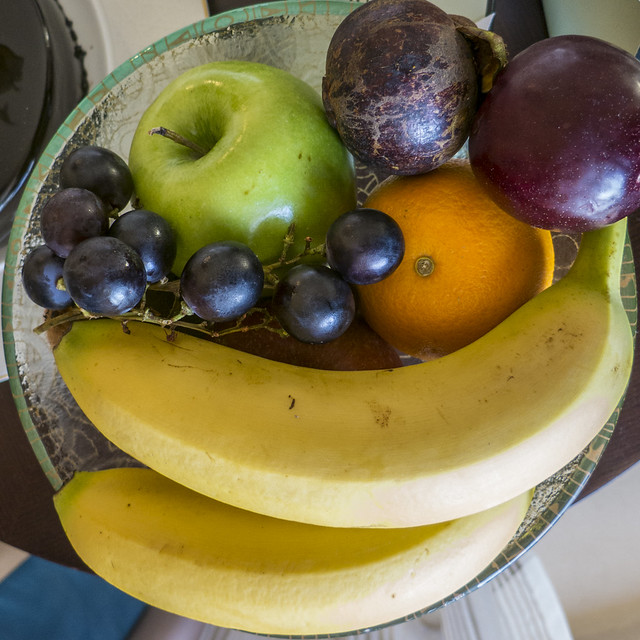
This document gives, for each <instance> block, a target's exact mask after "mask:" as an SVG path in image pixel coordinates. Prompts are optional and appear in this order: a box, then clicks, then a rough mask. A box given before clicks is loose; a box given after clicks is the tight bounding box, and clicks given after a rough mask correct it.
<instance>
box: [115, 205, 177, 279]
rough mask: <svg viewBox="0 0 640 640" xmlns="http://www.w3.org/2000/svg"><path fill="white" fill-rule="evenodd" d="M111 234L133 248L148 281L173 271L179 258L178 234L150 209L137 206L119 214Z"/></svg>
mask: <svg viewBox="0 0 640 640" xmlns="http://www.w3.org/2000/svg"><path fill="white" fill-rule="evenodd" d="M109 235H110V236H111V237H113V238H118V239H119V240H122V242H125V243H126V244H128V245H129V246H130V247H133V248H134V249H135V250H136V251H137V252H138V254H139V255H140V257H141V258H142V262H143V263H144V268H145V271H146V272H147V281H148V282H158V281H159V280H162V278H164V277H165V276H166V275H168V274H169V272H170V271H171V267H172V266H173V261H174V260H175V258H176V250H177V245H176V237H175V234H174V232H173V229H172V228H171V226H170V225H169V223H168V222H167V221H166V220H165V219H164V218H163V217H162V216H160V215H158V214H157V213H154V212H153V211H148V210H147V209H134V210H133V211H127V212H126V213H123V214H122V215H121V216H119V217H118V218H117V219H116V221H115V222H114V223H113V224H112V225H111V228H110V229H109Z"/></svg>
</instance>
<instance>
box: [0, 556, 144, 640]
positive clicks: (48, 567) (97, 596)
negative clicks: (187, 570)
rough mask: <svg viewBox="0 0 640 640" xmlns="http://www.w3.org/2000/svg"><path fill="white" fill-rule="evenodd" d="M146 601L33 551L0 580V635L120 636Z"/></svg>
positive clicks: (19, 639) (20, 639) (52, 638)
mask: <svg viewBox="0 0 640 640" xmlns="http://www.w3.org/2000/svg"><path fill="white" fill-rule="evenodd" d="M145 608H146V605H145V604H143V603H142V602H140V601H139V600H136V599H135V598H132V597H130V596H128V595H126V594H125V593H123V592H122V591H119V590H118V589H116V588H115V587H112V586H111V585H110V584H108V583H107V582H105V581H104V580H102V578H98V577H97V576H95V575H92V574H89V573H85V572H84V571H79V570H76V569H70V568H68V567H63V566H61V565H58V564H55V563H53V562H48V561H46V560H42V559H41V558H37V557H34V556H31V557H29V558H28V559H27V560H26V561H25V562H24V563H23V564H22V565H21V566H19V567H18V568H17V569H15V571H13V572H12V573H10V574H9V575H8V576H7V577H6V578H5V579H4V580H3V581H1V582H0V640H45V639H46V640H125V638H126V637H127V635H128V634H129V632H130V631H131V629H132V627H133V625H134V624H135V623H136V622H137V620H138V618H139V617H140V615H141V614H142V613H143V611H144V610H145Z"/></svg>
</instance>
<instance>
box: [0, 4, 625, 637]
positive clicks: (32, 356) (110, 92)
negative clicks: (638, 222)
mask: <svg viewBox="0 0 640 640" xmlns="http://www.w3.org/2000/svg"><path fill="white" fill-rule="evenodd" d="M356 6H357V4H356V3H354V2H348V1H346V0H345V1H340V0H329V1H325V2H319V1H313V0H312V1H305V2H270V3H268V4H261V5H254V6H250V7H246V8H243V9H237V10H233V11H229V12H226V13H222V14H219V15H217V16H213V17H211V18H207V19H205V20H203V21H201V22H198V23H195V24H193V25H190V26H188V27H186V28H184V29H181V30H178V31H176V32H174V33H173V34H171V35H169V36H167V37H166V38H164V39H162V40H160V41H158V42H156V43H155V44H153V45H151V46H150V47H148V48H146V49H144V50H143V51H141V52H140V53H139V54H138V55H136V56H134V57H133V58H131V59H130V60H129V61H127V62H125V63H124V64H122V65H121V66H119V67H118V68H117V69H115V70H114V71H113V72H112V73H111V74H110V75H109V76H107V77H106V78H105V79H104V80H103V81H102V82H101V83H100V84H99V85H97V86H96V87H95V88H94V89H93V90H92V91H91V93H90V94H89V95H88V96H87V98H85V99H84V100H83V101H82V102H81V103H80V104H79V105H78V107H77V108H76V109H75V110H74V111H73V112H72V113H71V114H70V115H69V117H68V118H67V120H66V121H65V123H64V124H63V125H62V126H61V127H60V129H59V130H58V132H57V133H56V135H55V136H54V138H53V139H52V140H51V141H50V143H49V145H48V146H47V148H46V150H45V152H44V154H43V155H42V157H41V158H40V160H39V162H38V164H37V165H36V167H35V169H34V171H33V173H32V175H31V178H30V180H29V182H28V185H27V188H26V191H25V194H24V196H23V198H22V201H21V203H20V206H19V209H18V212H17V215H16V219H15V222H14V226H13V229H12V233H11V236H10V239H9V245H8V249H7V257H6V267H5V274H4V284H3V299H2V329H3V337H4V345H5V356H6V360H7V367H8V371H9V376H10V384H11V389H12V392H13V394H14V397H15V400H16V404H17V407H18V410H19V413H20V418H21V421H22V424H23V426H24V430H25V432H26V434H27V436H28V438H29V441H30V442H31V445H32V447H33V450H34V454H35V455H36V456H37V458H38V460H39V462H40V465H41V467H42V470H43V473H45V474H46V476H47V477H48V479H49V481H50V483H51V485H52V486H53V488H54V489H56V490H57V489H59V488H60V487H61V486H62V485H63V484H64V483H65V482H67V481H68V480H69V479H70V478H71V477H72V475H73V474H74V472H76V471H78V470H98V469H103V468H109V467H114V466H130V465H136V464H137V463H136V461H135V460H133V459H131V458H130V457H129V456H128V455H126V454H124V453H123V452H122V451H120V450H118V449H117V448H116V447H114V446H113V445H112V444H111V443H110V442H108V441H107V440H106V439H105V438H104V437H103V436H102V435H101V434H100V433H99V432H98V431H97V430H96V429H95V427H93V425H92V424H91V423H90V422H89V421H88V420H87V419H86V418H85V417H84V415H83V414H82V412H81V410H80V409H79V407H78V406H77V405H76V403H75V402H74V400H73V398H72V397H71V396H70V394H69V392H68V390H67V389H66V386H65V385H64V383H63V381H62V379H61V378H60V376H59V374H58V372H57V370H56V367H55V363H54V360H53V356H52V354H51V350H50V346H49V344H48V342H47V338H46V336H42V335H40V336H39V335H36V334H35V333H34V332H33V329H34V327H35V326H37V325H38V324H40V322H41V320H42V309H40V308H39V307H37V306H36V305H34V304H33V303H32V302H31V301H30V300H29V299H28V298H27V296H26V294H25V292H24V289H23V287H22V282H21V277H20V273H21V269H22V262H23V260H24V257H25V255H26V253H27V252H28V251H29V249H31V248H32V247H34V246H37V245H39V244H41V242H42V241H41V236H40V230H39V213H40V210H41V207H42V204H43V203H44V201H45V200H46V197H47V196H48V195H49V194H50V193H52V192H54V191H56V190H57V189H58V183H57V175H58V169H59V165H60V162H61V158H62V157H64V156H65V155H66V153H67V152H68V151H69V150H70V149H72V148H75V147H77V146H80V145H83V144H98V145H102V146H105V147H108V148H110V149H113V150H114V151H115V152H116V153H119V154H120V155H121V156H122V157H124V158H127V157H128V151H129V145H130V141H131V138H132V136H133V133H134V131H135V128H136V126H137V122H138V119H139V117H140V115H141V114H142V112H143V111H144V110H145V109H146V107H147V106H148V105H149V104H150V103H151V102H152V100H153V99H154V98H155V96H156V95H157V94H158V93H159V92H160V91H161V90H162V89H163V88H164V87H165V86H166V85H167V84H168V83H169V82H170V81H171V80H172V79H173V78H174V77H176V76H177V75H179V74H180V73H182V72H183V71H185V70H186V69H188V68H190V67H193V66H195V65H198V64H203V63H205V62H209V61H212V60H223V59H237V58H241V59H247V60H254V61H258V62H263V63H266V64H271V65H273V66H277V67H280V68H284V69H286V70H288V71H290V72H292V73H293V74H294V75H297V76H299V77H300V78H302V79H303V80H305V81H306V82H308V83H309V84H310V85H312V86H313V87H315V88H316V89H317V90H318V91H320V85H321V79H322V75H323V72H324V61H325V53H326V49H327V47H328V44H329V41H330V39H331V36H332V34H333V32H334V31H335V28H336V27H337V26H338V24H339V23H340V22H341V21H342V19H343V18H344V17H345V16H346V15H347V14H348V13H350V12H351V11H352V10H353V9H354V8H355V7H356ZM383 177H384V176H376V175H375V174H374V173H372V172H369V171H367V170H366V169H365V168H363V167H359V188H360V200H361V201H362V200H363V199H364V197H365V196H366V194H367V193H368V192H370V191H371V189H373V188H374V187H375V186H376V185H377V184H378V181H379V180H380V179H382V178H383ZM555 242H556V246H557V248H558V249H559V251H558V254H559V255H560V256H562V257H561V259H560V260H559V264H558V274H562V273H563V271H564V270H566V268H567V267H568V264H570V261H571V259H572V257H573V255H575V246H576V245H575V239H574V238H570V237H565V236H556V238H555ZM565 249H566V251H565ZM621 290H622V294H623V299H624V301H625V305H626V308H627V311H628V314H629V320H630V323H631V324H632V326H633V327H634V330H635V325H636V321H637V317H636V282H635V272H634V264H633V256H632V252H631V248H630V246H629V245H627V247H626V251H625V261H624V265H623V274H622V279H621ZM619 410H620V407H618V409H617V410H616V412H615V413H614V414H613V415H612V416H611V418H610V420H609V421H608V422H607V424H606V425H605V426H604V427H603V428H602V430H601V432H600V434H599V435H598V436H597V437H596V438H595V439H594V440H593V441H592V443H591V444H590V445H589V447H587V448H586V449H585V450H584V451H583V452H582V453H581V454H580V455H579V456H577V457H576V458H575V459H574V460H573V461H572V462H571V463H570V464H569V465H567V466H566V467H565V468H563V469H561V470H559V471H558V472H557V473H556V474H554V475H553V476H552V477H551V478H549V479H548V480H547V481H546V482H544V483H542V484H540V485H539V486H538V487H537V488H536V492H535V496H534V500H533V503H532V505H531V508H530V509H529V512H528V514H527V516H526V518H525V520H524V522H523V523H522V525H521V527H520V529H519V531H518V532H517V534H516V535H515V537H514V538H513V540H512V541H511V542H510V543H509V545H507V547H505V549H504V550H503V552H502V553H501V554H500V556H499V557H497V558H496V559H495V560H494V562H493V563H492V564H491V565H490V566H488V567H487V568H486V569H485V570H484V571H483V572H482V573H481V574H479V575H478V576H476V578H475V579H474V580H473V581H472V582H471V583H469V584H467V585H461V586H460V589H459V590H458V591H457V592H456V593H453V594H451V595H450V596H448V597H447V598H445V599H444V600H442V601H440V602H435V603H425V606H424V608H423V609H422V610H420V611H418V612H416V613H415V614H414V616H413V617H415V616H417V615H421V614H424V613H427V612H430V611H433V610H436V609H438V608H439V607H441V606H443V605H445V604H447V603H449V602H451V601H453V600H455V599H457V598H458V597H460V596H461V595H463V594H464V593H468V592H469V591H471V590H473V589H474V588H476V587H477V586H479V585H480V584H482V583H484V582H486V581H487V580H489V579H491V578H492V577H493V576H495V575H496V574H497V573H499V572H500V571H501V570H502V569H504V568H505V567H506V566H508V565H509V564H511V563H512V562H513V561H514V560H515V559H517V558H518V556H519V555H520V554H522V553H523V551H525V550H526V549H527V548H529V547H530V546H531V545H532V544H534V543H535V542H536V541H537V540H538V539H539V538H540V537H541V536H542V535H543V534H544V533H545V532H546V531H547V530H548V529H549V528H550V527H551V526H552V525H553V524H554V523H555V522H556V521H557V520H558V518H559V517H560V516H561V515H562V513H563V512H564V511H565V510H566V508H567V507H568V506H569V505H570V504H571V502H572V501H573V500H574V499H575V497H576V496H577V495H578V493H579V492H580V490H581V488H582V487H583V486H584V484H585V483H586V481H587V480H588V478H589V476H590V475H591V474H592V472H593V470H594V469H595V467H596V464H597V462H598V460H599V459H600V456H601V455H602V452H603V451H604V449H605V447H606V445H607V443H608V441H609V439H610V437H611V435H612V433H613V430H614V428H615V424H616V422H617V418H618V413H619ZM396 622H399V621H394V622H391V623H389V624H393V623H396ZM356 631H357V630H353V631H352V632H350V633H354V632H356Z"/></svg>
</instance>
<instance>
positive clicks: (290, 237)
mask: <svg viewBox="0 0 640 640" xmlns="http://www.w3.org/2000/svg"><path fill="white" fill-rule="evenodd" d="M295 227H296V225H295V223H294V222H292V223H291V224H290V225H289V229H288V230H287V233H286V235H285V237H284V240H283V247H282V253H281V254H280V257H279V258H278V260H277V261H276V262H272V263H271V264H267V265H263V267H262V270H263V271H264V281H265V287H270V288H272V287H275V286H276V285H277V284H278V281H279V278H278V276H277V274H276V273H274V272H275V271H276V270H277V269H281V268H282V267H288V266H291V265H292V264H295V263H296V262H299V261H300V260H302V259H303V258H307V257H309V256H325V255H326V244H325V243H324V242H322V243H321V244H318V245H316V246H315V247H312V246H311V242H312V241H313V239H312V238H311V237H310V236H307V237H306V238H305V239H304V249H303V250H302V251H301V252H300V253H298V254H297V255H295V256H293V257H292V258H287V255H288V253H289V249H290V248H291V245H293V241H294V237H295V235H294V234H295Z"/></svg>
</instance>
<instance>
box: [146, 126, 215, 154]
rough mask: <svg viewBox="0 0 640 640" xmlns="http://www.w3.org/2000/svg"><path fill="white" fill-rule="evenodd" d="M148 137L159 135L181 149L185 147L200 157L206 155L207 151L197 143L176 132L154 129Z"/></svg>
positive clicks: (163, 128) (160, 128)
mask: <svg viewBox="0 0 640 640" xmlns="http://www.w3.org/2000/svg"><path fill="white" fill-rule="evenodd" d="M149 135H150V136H153V135H160V136H162V137H164V138H168V139H169V140H172V141H173V142H177V143H178V144H181V145H182V146H183V147H187V148H188V149H191V150H192V151H195V152H196V153H197V154H198V155H199V156H200V157H202V156H205V155H207V153H208V151H209V150H208V149H205V148H204V147H202V146H200V145H199V144H198V143H197V142H194V141H193V140H189V138H185V137H184V136H183V135H181V134H180V133H177V132H176V131H172V130H171V129H167V128H166V127H154V128H153V129H151V130H150V131H149Z"/></svg>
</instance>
